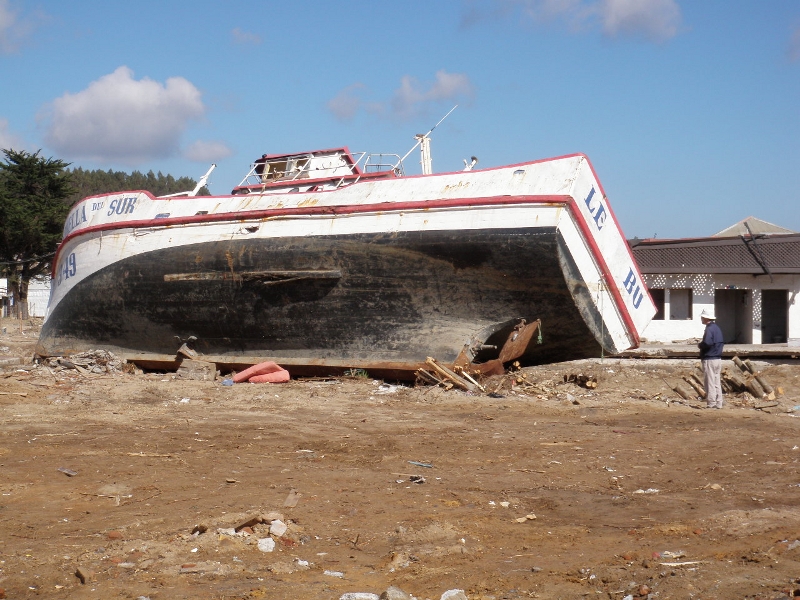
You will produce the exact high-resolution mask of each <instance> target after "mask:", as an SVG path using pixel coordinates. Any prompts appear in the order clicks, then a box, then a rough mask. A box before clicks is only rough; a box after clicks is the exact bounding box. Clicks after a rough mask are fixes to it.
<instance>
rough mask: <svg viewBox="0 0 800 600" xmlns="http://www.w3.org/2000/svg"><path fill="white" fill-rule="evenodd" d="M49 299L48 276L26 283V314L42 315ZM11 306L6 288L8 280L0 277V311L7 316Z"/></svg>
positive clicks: (9, 293)
mask: <svg viewBox="0 0 800 600" xmlns="http://www.w3.org/2000/svg"><path fill="white" fill-rule="evenodd" d="M49 301H50V277H45V278H43V279H32V280H31V281H30V283H29V284H28V315H29V316H31V317H43V316H44V314H45V312H46V311H47V303H48V302H49ZM10 308H11V292H10V291H9V290H8V281H7V280H6V279H0V312H2V315H0V316H3V317H7V316H8V314H9V312H10Z"/></svg>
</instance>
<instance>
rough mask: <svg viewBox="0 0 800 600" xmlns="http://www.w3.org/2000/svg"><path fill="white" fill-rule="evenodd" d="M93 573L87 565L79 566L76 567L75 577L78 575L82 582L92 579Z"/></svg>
mask: <svg viewBox="0 0 800 600" xmlns="http://www.w3.org/2000/svg"><path fill="white" fill-rule="evenodd" d="M92 575H93V573H92V572H91V571H90V570H89V569H87V568H86V567H78V568H77V569H75V577H77V578H78V579H79V580H80V582H81V583H82V584H85V583H86V582H87V581H91V580H92Z"/></svg>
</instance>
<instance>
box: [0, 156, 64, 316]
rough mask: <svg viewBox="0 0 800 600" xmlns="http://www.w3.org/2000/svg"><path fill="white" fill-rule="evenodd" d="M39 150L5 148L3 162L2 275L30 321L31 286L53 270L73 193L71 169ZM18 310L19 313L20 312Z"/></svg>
mask: <svg viewBox="0 0 800 600" xmlns="http://www.w3.org/2000/svg"><path fill="white" fill-rule="evenodd" d="M39 152H41V150H38V151H36V152H35V153H34V154H31V153H30V152H25V151H24V150H23V151H15V150H3V154H4V155H5V162H0V274H2V276H4V277H6V278H7V279H8V286H9V288H10V289H11V292H12V297H13V298H14V307H15V313H17V315H18V316H20V317H21V318H23V319H27V318H28V283H29V281H30V280H31V278H32V277H36V276H39V275H44V274H46V273H48V272H49V271H50V266H51V264H52V259H53V254H54V253H55V251H56V248H57V247H58V244H59V242H60V241H61V235H62V231H63V228H64V221H65V219H66V217H67V214H68V213H69V208H70V205H69V204H68V203H67V202H66V199H67V198H68V197H69V196H70V194H72V193H73V189H72V184H71V175H70V174H69V173H66V172H65V168H66V167H67V166H69V163H66V162H64V161H61V160H57V159H53V158H42V157H40V156H39ZM17 311H19V312H17Z"/></svg>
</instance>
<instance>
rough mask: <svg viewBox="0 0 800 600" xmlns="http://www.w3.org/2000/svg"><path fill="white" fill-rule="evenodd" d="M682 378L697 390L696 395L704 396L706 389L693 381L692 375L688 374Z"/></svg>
mask: <svg viewBox="0 0 800 600" xmlns="http://www.w3.org/2000/svg"><path fill="white" fill-rule="evenodd" d="M683 379H684V381H686V383H688V384H689V385H690V386H692V387H693V388H694V391H695V392H697V395H698V396H700V397H701V398H705V397H706V390H705V389H704V388H703V386H702V385H701V384H700V383H698V382H697V381H695V378H694V377H691V376H689V377H684V378H683Z"/></svg>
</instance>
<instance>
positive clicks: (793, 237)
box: [629, 232, 800, 275]
mask: <svg viewBox="0 0 800 600" xmlns="http://www.w3.org/2000/svg"><path fill="white" fill-rule="evenodd" d="M754 233H755V232H754ZM629 244H630V246H631V249H632V251H633V255H634V257H635V258H636V262H637V263H638V264H639V269H640V270H641V272H642V273H644V274H661V273H675V274H677V273H688V274H693V273H746V274H752V275H769V274H781V273H800V234H798V233H790V234H782V235H754V236H750V235H743V236H738V237H708V238H694V239H678V240H632V241H630V242H629Z"/></svg>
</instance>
